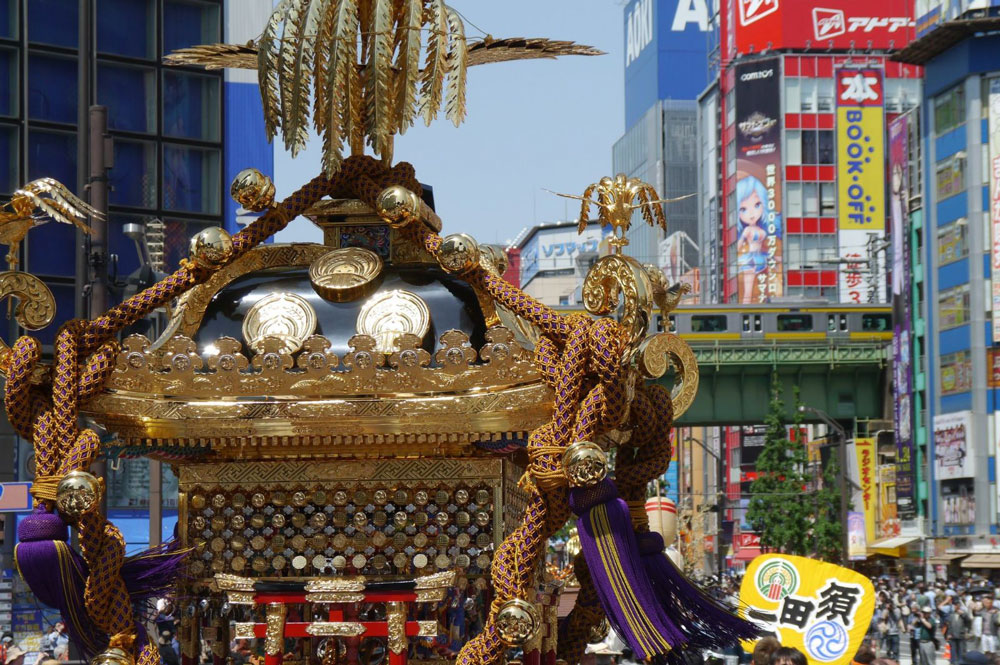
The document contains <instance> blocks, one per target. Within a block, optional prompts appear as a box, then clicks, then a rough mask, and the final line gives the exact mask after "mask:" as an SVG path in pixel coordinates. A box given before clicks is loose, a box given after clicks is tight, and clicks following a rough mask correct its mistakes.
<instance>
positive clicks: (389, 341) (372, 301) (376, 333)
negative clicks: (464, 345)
mask: <svg viewBox="0 0 1000 665" xmlns="http://www.w3.org/2000/svg"><path fill="white" fill-rule="evenodd" d="M356 327H357V331H358V334H359V335H365V336H368V337H374V338H375V344H376V345H375V348H376V349H377V350H378V351H380V352H382V353H392V352H393V351H395V350H396V349H397V338H398V337H400V336H402V335H407V334H409V335H414V336H416V337H417V341H418V343H419V342H420V341H422V340H423V338H424V335H426V334H427V331H428V330H430V327H431V310H430V309H429V308H428V307H427V303H425V302H424V301H423V299H422V298H421V297H420V296H418V295H417V294H415V293H411V292H410V291H406V290H403V289H395V290H392V291H385V292H382V293H376V294H375V295H373V296H372V297H371V298H369V299H368V302H366V303H365V304H364V306H363V307H362V308H361V311H360V312H359V313H358V320H357V323H356ZM463 334H464V333H463ZM355 339H356V338H355ZM466 339H468V336H466Z"/></svg>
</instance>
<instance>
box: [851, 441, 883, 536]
mask: <svg viewBox="0 0 1000 665" xmlns="http://www.w3.org/2000/svg"><path fill="white" fill-rule="evenodd" d="M854 454H855V455H857V459H858V484H859V485H861V491H860V494H861V505H860V506H858V507H859V508H861V513H862V515H863V516H864V518H865V538H866V539H867V541H868V542H869V543H874V542H875V540H876V538H875V526H876V521H877V520H876V506H877V505H878V494H877V493H876V488H875V474H876V471H877V470H876V466H875V462H876V455H875V439H870V438H862V437H858V438H857V439H855V440H854Z"/></svg>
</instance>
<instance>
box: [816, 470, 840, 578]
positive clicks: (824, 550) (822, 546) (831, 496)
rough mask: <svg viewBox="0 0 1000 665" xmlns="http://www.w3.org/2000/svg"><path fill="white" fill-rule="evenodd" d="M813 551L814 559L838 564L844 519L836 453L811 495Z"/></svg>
mask: <svg viewBox="0 0 1000 665" xmlns="http://www.w3.org/2000/svg"><path fill="white" fill-rule="evenodd" d="M814 502H815V504H814V505H815V508H816V516H815V519H814V522H813V533H812V540H813V549H814V550H815V552H816V557H817V558H820V559H823V560H825V561H830V562H833V563H840V561H841V554H842V552H843V548H844V518H843V517H842V516H841V514H840V465H839V464H838V463H837V456H836V451H834V453H833V454H831V455H830V459H829V460H828V461H827V463H826V466H825V467H824V468H823V480H822V484H821V486H820V487H819V489H817V490H816V493H815V494H814Z"/></svg>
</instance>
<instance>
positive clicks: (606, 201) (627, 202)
mask: <svg viewBox="0 0 1000 665" xmlns="http://www.w3.org/2000/svg"><path fill="white" fill-rule="evenodd" d="M548 191H551V190H548ZM552 193H553V194H555V195H556V196H562V197H565V198H568V199H576V200H578V201H582V203H581V205H580V220H579V228H578V231H579V232H580V233H583V232H584V230H585V229H586V228H587V223H588V222H589V221H590V206H592V205H596V206H597V218H598V220H599V221H600V222H601V226H611V227H612V229H614V232H615V236H614V237H613V238H611V239H610V240H609V241H608V242H609V243H610V244H611V246H612V247H615V248H616V250H617V251H621V248H622V247H624V246H625V245H627V244H628V240H627V239H626V238H625V234H626V233H627V232H628V230H629V227H630V226H631V225H632V213H633V211H635V210H639V211H640V212H641V214H642V218H643V219H644V220H646V222H647V223H648V224H649V225H650V226H659V227H660V228H661V229H663V230H664V231H666V230H667V217H666V215H665V214H664V213H663V204H664V203H673V202H674V201H682V200H684V199H687V198H691V197H692V196H694V194H687V195H685V196H678V197H677V198H673V199H661V198H659V196H658V195H657V193H656V189H655V188H654V187H653V186H652V185H650V184H649V183H646V182H643V181H642V180H639V179H638V178H629V177H628V176H626V175H625V174H624V173H619V174H618V175H616V176H615V177H613V178H612V177H611V176H605V177H603V178H601V179H600V180H599V181H598V182H595V183H592V184H590V185H588V186H587V189H585V190H584V192H583V196H577V195H575V194H561V193H559V192H552Z"/></svg>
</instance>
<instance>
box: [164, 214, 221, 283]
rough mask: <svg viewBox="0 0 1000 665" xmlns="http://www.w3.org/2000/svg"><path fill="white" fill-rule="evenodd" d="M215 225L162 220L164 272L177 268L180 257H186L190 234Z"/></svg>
mask: <svg viewBox="0 0 1000 665" xmlns="http://www.w3.org/2000/svg"><path fill="white" fill-rule="evenodd" d="M210 226H217V224H214V223H212V222H193V221H185V220H179V219H166V220H164V222H163V263H164V267H165V268H166V272H171V271H173V270H176V269H177V266H178V265H179V264H180V260H181V259H186V258H187V257H188V245H189V243H190V241H191V236H193V235H194V234H196V233H198V232H199V231H202V230H204V229H207V228H208V227H210Z"/></svg>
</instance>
